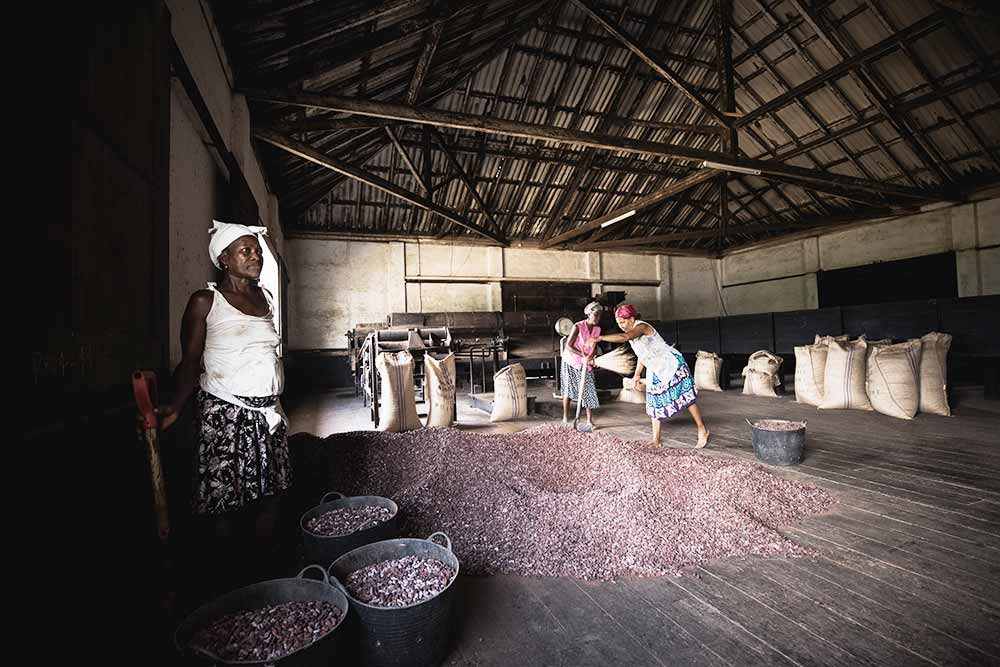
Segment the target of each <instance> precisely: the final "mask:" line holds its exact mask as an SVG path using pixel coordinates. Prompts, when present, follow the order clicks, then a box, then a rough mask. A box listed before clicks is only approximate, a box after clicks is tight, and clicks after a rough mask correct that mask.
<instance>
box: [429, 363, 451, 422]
mask: <svg viewBox="0 0 1000 667" xmlns="http://www.w3.org/2000/svg"><path fill="white" fill-rule="evenodd" d="M424 378H425V379H426V382H427V384H426V387H425V394H426V400H427V426H438V427H445V426H451V423H452V422H453V421H455V355H454V354H449V355H448V356H446V357H445V358H444V359H441V360H440V361H438V360H437V359H435V358H434V357H432V356H431V355H429V354H428V355H426V356H425V357H424Z"/></svg>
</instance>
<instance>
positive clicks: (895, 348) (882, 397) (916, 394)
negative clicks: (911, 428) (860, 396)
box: [865, 338, 921, 419]
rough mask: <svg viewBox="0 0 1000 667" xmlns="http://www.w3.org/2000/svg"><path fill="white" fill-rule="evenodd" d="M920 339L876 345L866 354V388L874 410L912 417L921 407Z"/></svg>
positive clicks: (891, 415)
mask: <svg viewBox="0 0 1000 667" xmlns="http://www.w3.org/2000/svg"><path fill="white" fill-rule="evenodd" d="M920 348H921V345H920V339H919V338H916V339H913V340H909V341H906V342H905V343H900V344H898V345H879V346H877V347H874V348H872V349H871V352H869V354H868V361H867V363H868V370H867V378H868V379H867V381H866V383H865V391H867V393H868V400H869V401H871V404H872V407H873V408H874V409H875V411H876V412H881V413H882V414H884V415H889V416H890V417H897V418H899V419H913V417H914V416H915V415H916V414H917V409H918V408H919V407H920Z"/></svg>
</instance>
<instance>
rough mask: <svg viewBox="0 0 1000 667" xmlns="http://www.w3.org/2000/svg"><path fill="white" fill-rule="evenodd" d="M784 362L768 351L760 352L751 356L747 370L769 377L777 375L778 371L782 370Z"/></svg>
mask: <svg viewBox="0 0 1000 667" xmlns="http://www.w3.org/2000/svg"><path fill="white" fill-rule="evenodd" d="M782 361H784V359H782V358H781V357H779V356H778V355H776V354H773V353H771V352H768V351H767V350H758V351H756V352H754V353H753V354H751V355H750V360H749V361H748V362H747V368H749V369H751V370H755V371H760V372H762V373H767V374H769V375H777V374H778V369H779V368H781V362H782ZM775 384H777V383H775Z"/></svg>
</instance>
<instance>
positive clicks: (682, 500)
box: [296, 424, 834, 580]
mask: <svg viewBox="0 0 1000 667" xmlns="http://www.w3.org/2000/svg"><path fill="white" fill-rule="evenodd" d="M663 428H664V431H665V435H666V437H668V438H669V437H670V430H671V425H670V424H665V425H664V427H663ZM296 451H297V452H298V454H297V455H298V456H302V457H303V458H304V460H303V461H302V463H301V464H300V466H299V469H300V470H307V469H308V470H310V474H313V475H317V476H322V477H323V479H322V480H318V481H317V483H318V484H319V483H321V484H322V486H323V487H325V488H331V487H332V488H340V489H344V490H345V492H349V493H351V494H354V495H378V496H383V497H389V498H392V499H393V500H395V501H396V502H397V503H398V504H399V506H400V507H401V508H403V509H404V511H402V512H401V513H400V517H401V519H402V522H401V525H400V530H401V533H402V534H403V535H411V536H415V537H426V536H427V535H429V534H430V533H432V532H434V531H437V530H441V531H444V532H446V533H448V535H449V536H450V537H451V538H452V541H453V543H454V545H453V549H454V551H455V555H456V556H457V557H458V559H459V560H460V561H461V563H462V568H463V571H464V572H466V573H468V574H473V575H490V574H516V575H524V576H554V577H573V578H579V579H605V580H607V579H614V578H616V577H621V576H661V575H676V574H680V573H682V572H683V570H684V569H685V568H688V567H690V566H693V565H696V564H699V563H703V562H706V561H709V560H712V559H716V558H738V557H745V556H751V555H754V556H803V555H808V554H812V553H814V552H813V551H811V550H810V549H808V548H806V547H803V546H800V545H798V544H796V543H794V542H792V541H791V540H789V539H788V538H786V537H785V536H784V535H782V534H781V533H780V532H779V531H778V530H777V529H778V527H779V526H785V525H791V524H793V523H795V522H797V521H799V520H800V519H803V518H804V517H807V516H810V515H813V514H818V513H821V512H824V511H826V510H827V509H829V508H830V506H831V505H832V504H833V503H834V500H833V498H832V497H831V496H830V495H829V494H827V493H826V492H825V491H823V490H822V489H819V488H817V487H815V486H811V485H808V484H802V483H799V482H794V481H791V480H786V479H782V478H781V477H776V476H775V475H773V474H771V473H770V472H769V471H768V470H767V469H765V468H764V467H763V466H760V465H758V464H755V463H752V462H747V461H741V460H735V459H729V458H721V457H714V456H706V455H703V454H701V453H699V452H696V451H692V450H685V449H669V448H664V449H660V450H652V449H649V448H646V447H644V446H643V444H642V443H639V442H627V441H624V440H621V439H619V438H617V437H615V436H613V435H610V434H607V433H600V432H598V433H595V434H584V433H579V432H576V431H573V430H571V429H566V428H560V427H559V426H556V425H544V426H539V427H537V428H532V429H528V430H524V431H520V432H517V433H506V434H505V433H481V432H477V431H471V430H470V431H463V430H459V429H419V430H415V431H411V432H407V433H381V432H372V431H363V432H354V433H338V434H335V435H332V436H330V437H328V438H326V439H324V440H319V439H314V440H313V441H312V442H309V443H306V442H305V441H303V447H302V449H298V448H297V447H296ZM321 488H322V487H321Z"/></svg>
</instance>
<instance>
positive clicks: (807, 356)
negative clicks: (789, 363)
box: [795, 342, 829, 405]
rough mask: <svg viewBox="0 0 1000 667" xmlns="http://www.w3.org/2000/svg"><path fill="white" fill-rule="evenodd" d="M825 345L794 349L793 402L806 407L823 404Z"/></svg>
mask: <svg viewBox="0 0 1000 667" xmlns="http://www.w3.org/2000/svg"><path fill="white" fill-rule="evenodd" d="M828 353H829V347H828V345H827V343H825V342H823V343H817V344H814V345H800V346H798V347H796V348H795V400H796V401H797V402H799V403H805V404H806V405H819V404H820V403H822V402H823V376H824V375H825V373H826V356H827V354H828Z"/></svg>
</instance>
